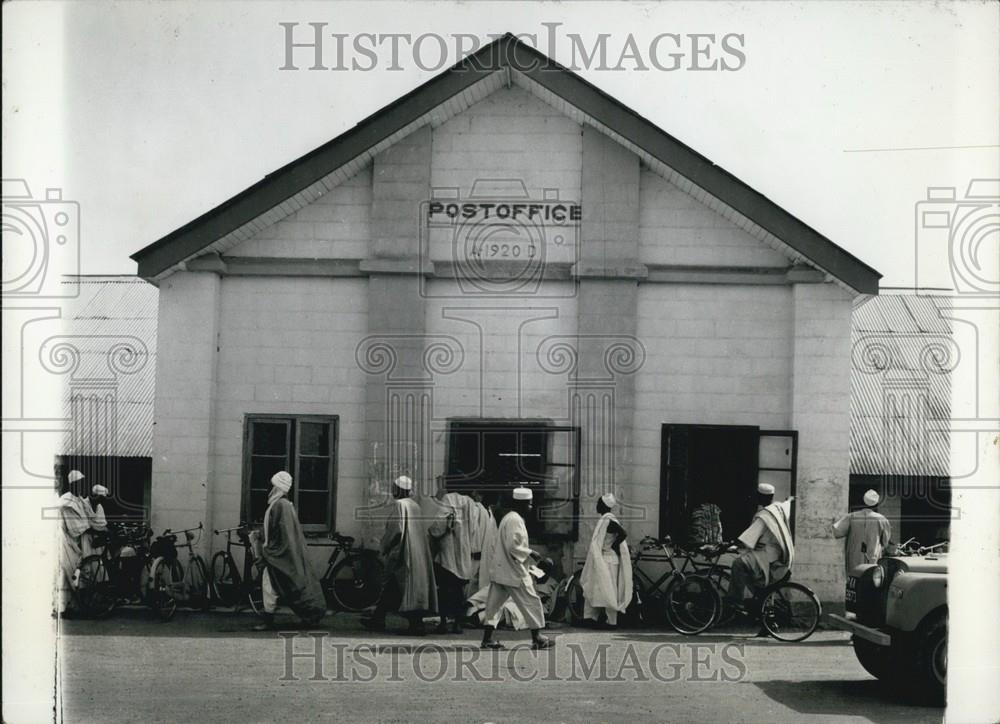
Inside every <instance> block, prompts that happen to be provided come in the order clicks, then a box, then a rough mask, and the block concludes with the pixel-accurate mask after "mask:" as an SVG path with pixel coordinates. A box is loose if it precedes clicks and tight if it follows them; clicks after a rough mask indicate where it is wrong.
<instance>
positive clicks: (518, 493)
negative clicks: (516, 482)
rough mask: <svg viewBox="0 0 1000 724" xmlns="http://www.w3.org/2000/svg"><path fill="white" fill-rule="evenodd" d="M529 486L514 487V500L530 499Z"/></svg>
mask: <svg viewBox="0 0 1000 724" xmlns="http://www.w3.org/2000/svg"><path fill="white" fill-rule="evenodd" d="M532 497H533V496H532V493H531V488H514V500H531V498H532Z"/></svg>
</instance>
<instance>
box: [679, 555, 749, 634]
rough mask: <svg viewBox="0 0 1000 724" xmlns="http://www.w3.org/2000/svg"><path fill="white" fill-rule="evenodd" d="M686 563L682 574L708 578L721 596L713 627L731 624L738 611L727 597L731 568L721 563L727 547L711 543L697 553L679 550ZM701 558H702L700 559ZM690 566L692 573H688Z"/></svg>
mask: <svg viewBox="0 0 1000 724" xmlns="http://www.w3.org/2000/svg"><path fill="white" fill-rule="evenodd" d="M676 551H677V552H679V553H680V554H681V557H682V558H683V559H684V562H683V563H682V564H681V567H680V572H681V573H683V574H685V575H700V576H704V577H705V578H707V579H708V580H709V581H710V582H711V583H712V586H713V587H714V588H715V590H716V592H717V593H718V594H719V602H720V606H719V614H718V616H717V617H716V620H715V621H714V622H713V624H712V625H713V626H720V625H725V624H727V623H729V622H730V621H731V620H732V619H733V618H735V616H736V611H735V610H734V609H733V607H732V606H730V605H729V603H728V600H727V595H728V594H729V584H730V581H731V579H732V574H731V573H730V568H729V566H726V565H723V564H721V563H719V559H720V558H721V557H722V556H723V555H724V554H725V553H727V552H731V551H728V550H727V549H726V548H725V547H719V546H717V545H713V544H711V543H706V544H704V545H701V546H698V549H697V550H696V551H692V550H690V549H687V548H677V549H676ZM698 556H700V557H701V558H700V559H699V557H698ZM688 566H690V567H691V573H688Z"/></svg>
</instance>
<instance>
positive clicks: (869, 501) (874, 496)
mask: <svg viewBox="0 0 1000 724" xmlns="http://www.w3.org/2000/svg"><path fill="white" fill-rule="evenodd" d="M878 501H879V497H878V493H876V492H875V491H874V490H869V491H868V492H867V493H865V505H867V506H868V507H869V508H874V507H875V506H876V505H878Z"/></svg>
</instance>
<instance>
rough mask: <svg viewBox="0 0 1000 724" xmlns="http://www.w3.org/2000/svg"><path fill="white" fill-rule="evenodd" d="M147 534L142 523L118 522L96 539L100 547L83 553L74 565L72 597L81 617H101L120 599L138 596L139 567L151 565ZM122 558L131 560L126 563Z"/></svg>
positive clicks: (125, 599) (139, 590)
mask: <svg viewBox="0 0 1000 724" xmlns="http://www.w3.org/2000/svg"><path fill="white" fill-rule="evenodd" d="M151 535H152V531H150V530H149V528H148V527H147V526H146V525H145V524H144V523H142V524H134V523H132V524H129V523H119V524H117V525H116V524H111V525H109V526H108V530H107V532H106V533H105V534H104V535H103V536H101V537H99V538H98V539H97V544H98V545H100V546H102V547H103V550H102V551H101V552H100V553H94V554H91V555H89V556H86V557H85V558H84V559H83V560H82V561H80V566H79V568H78V574H77V587H76V590H75V592H74V596H75V597H76V603H77V607H78V608H79V610H80V612H81V613H82V614H83V615H84V616H88V617H90V618H104V617H106V616H109V615H111V612H112V611H114V609H115V607H116V606H117V605H118V603H119V602H120V601H123V600H124V601H128V600H139V599H141V598H142V585H141V582H142V578H143V573H144V571H143V568H144V567H145V569H146V572H148V570H149V567H150V565H151V559H150V557H149V555H148V551H149V538H150V536H151ZM126 561H134V562H135V563H133V564H132V565H128V564H126ZM136 564H137V565H136Z"/></svg>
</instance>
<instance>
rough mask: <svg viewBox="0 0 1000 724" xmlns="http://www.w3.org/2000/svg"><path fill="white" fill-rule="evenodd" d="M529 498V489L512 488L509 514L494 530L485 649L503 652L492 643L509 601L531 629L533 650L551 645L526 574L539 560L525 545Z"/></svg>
mask: <svg viewBox="0 0 1000 724" xmlns="http://www.w3.org/2000/svg"><path fill="white" fill-rule="evenodd" d="M532 497H533V496H532V493H531V489H530V488H514V491H513V493H512V500H511V503H510V510H509V512H508V513H507V514H506V515H505V516H504V517H503V520H501V521H500V527H499V528H498V530H497V538H496V542H495V544H494V546H493V556H492V558H493V560H492V561H491V563H490V588H489V594H488V596H487V598H486V619H485V621H486V622H485V625H484V626H483V641H482V644H481V646H482V648H484V649H502V648H503V644H501V643H500V642H499V641H494V640H493V632H494V630H495V629H496V625H497V623H498V622H499V621H500V616H501V615H502V613H503V606H504V604H505V603H506V602H507V601H508V600H510V601H513V603H514V605H515V606H517V608H518V609H519V611H520V613H521V615H522V616H523V617H524V620H525V622H526V624H527V625H528V627H529V628H530V629H531V647H532V648H534V649H547V648H551V647H552V646H553V645H554V642H553V641H552V640H551V639H549V638H546V637H545V636H542V634H541V630H542V628H543V627H544V626H545V609H544V607H543V606H542V599H541V598H539V596H538V593H537V592H536V591H535V583H534V580H533V579H532V576H531V573H530V571H529V566H530V565H531V562H532V560H539V559H540V558H541V556H539V555H538V554H537V553H535V552H534V551H533V550H531V548H530V547H529V545H528V529H527V526H526V525H525V523H524V516H526V515H528V514H529V513H530V512H531V499H532Z"/></svg>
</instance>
